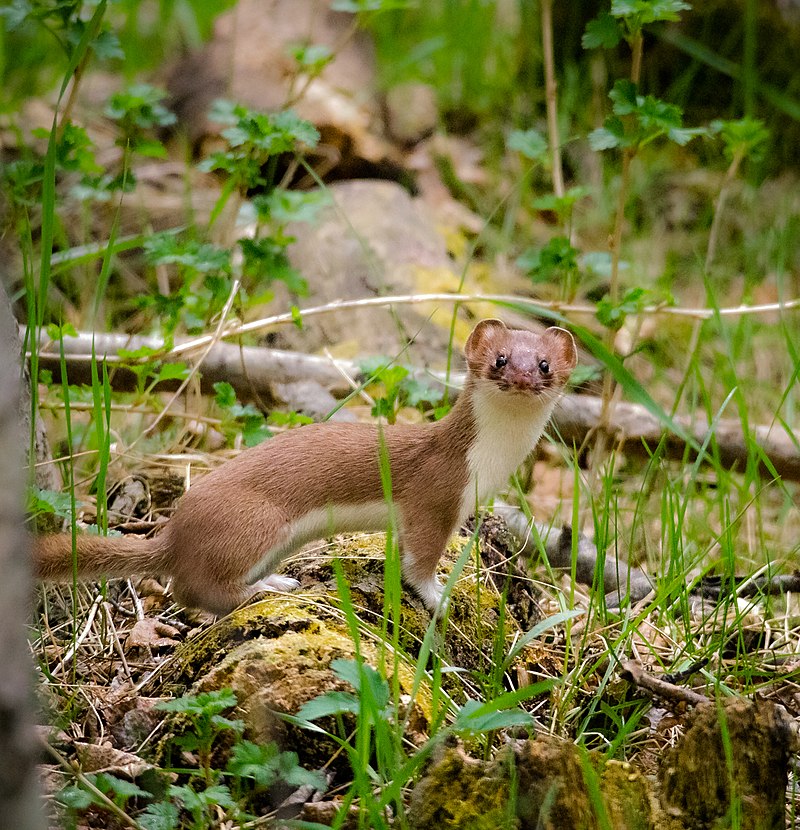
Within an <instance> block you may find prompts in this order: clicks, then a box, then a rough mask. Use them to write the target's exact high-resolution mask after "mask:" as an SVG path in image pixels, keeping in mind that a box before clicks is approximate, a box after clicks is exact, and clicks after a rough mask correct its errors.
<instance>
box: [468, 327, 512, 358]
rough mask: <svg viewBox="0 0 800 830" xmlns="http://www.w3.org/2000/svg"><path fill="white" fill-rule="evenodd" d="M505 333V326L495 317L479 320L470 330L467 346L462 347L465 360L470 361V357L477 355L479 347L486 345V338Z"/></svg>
mask: <svg viewBox="0 0 800 830" xmlns="http://www.w3.org/2000/svg"><path fill="white" fill-rule="evenodd" d="M504 331H507V329H506V324H505V323H504V322H503V321H502V320H498V319H497V318H496V317H490V318H489V319H488V320H481V321H480V323H478V325H477V326H475V328H474V329H473V330H472V333H471V334H470V336H469V337H468V338H467V345H466V346H464V354H465V355H466V357H467V360H468V361H470V360H471V359H472V357H473V356H474V355H475V354H477V353H478V351H479V350H480V349H481V347H482V346H483V345H484V344H485V343H486V340H487V338H489V337H491V336H492V335H493V334H499V333H500V332H504Z"/></svg>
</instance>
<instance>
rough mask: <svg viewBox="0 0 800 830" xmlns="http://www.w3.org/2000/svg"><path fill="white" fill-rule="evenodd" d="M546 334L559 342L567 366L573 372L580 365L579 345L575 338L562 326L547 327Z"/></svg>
mask: <svg viewBox="0 0 800 830" xmlns="http://www.w3.org/2000/svg"><path fill="white" fill-rule="evenodd" d="M544 334H545V336H549V337H550V338H552V339H553V340H555V341H556V342H557V343H558V344H559V347H560V348H561V350H562V357H563V359H564V363H565V364H566V368H567V369H569V371H570V372H571V371H572V370H573V369H574V368H575V367H576V366H577V365H578V347H577V346H576V345H575V338H574V337H573V336H572V334H571V333H570V332H568V331H567V330H566V329H562V328H561V326H550V328H548V329H545V331H544Z"/></svg>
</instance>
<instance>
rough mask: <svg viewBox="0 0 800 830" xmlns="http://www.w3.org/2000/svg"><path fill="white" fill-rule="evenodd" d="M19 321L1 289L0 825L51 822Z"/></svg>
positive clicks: (23, 827)
mask: <svg viewBox="0 0 800 830" xmlns="http://www.w3.org/2000/svg"><path fill="white" fill-rule="evenodd" d="M16 337H17V329H16V323H15V321H14V318H13V315H12V314H11V307H10V305H9V302H8V298H7V297H6V295H5V292H4V291H3V292H2V293H0V389H2V390H3V394H2V395H0V573H2V575H3V576H2V579H0V631H2V633H3V634H2V637H0V666H2V671H0V771H2V775H0V825H2V826H3V827H9V828H11V827H13V828H15V830H39V828H43V827H44V820H43V813H42V809H41V804H40V801H39V784H38V778H37V774H36V758H37V743H36V733H35V732H34V729H33V699H32V672H31V663H30V656H29V651H28V642H27V639H26V636H25V624H26V622H27V620H28V617H29V613H30V600H31V596H32V580H31V571H30V556H29V551H28V537H27V534H26V533H25V530H24V525H23V507H22V493H23V489H24V485H25V474H24V471H23V455H24V453H23V447H25V446H26V443H25V439H24V436H23V435H22V430H21V428H20V418H19V411H20V410H19V397H20V395H19V393H20V383H19V380H20V363H19V348H18V346H17V347H15V345H14V341H15V340H16Z"/></svg>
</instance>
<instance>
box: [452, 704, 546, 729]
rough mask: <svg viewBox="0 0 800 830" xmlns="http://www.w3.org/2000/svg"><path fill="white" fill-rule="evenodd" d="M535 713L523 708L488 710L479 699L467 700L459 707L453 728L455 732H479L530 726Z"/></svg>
mask: <svg viewBox="0 0 800 830" xmlns="http://www.w3.org/2000/svg"><path fill="white" fill-rule="evenodd" d="M533 722H534V718H533V715H531V714H529V713H528V712H523V711H522V709H501V710H498V711H486V704H485V703H481V702H480V701H478V700H467V702H466V703H465V704H464V705H463V706H462V707H461V709H459V711H458V714H457V715H456V718H455V721H453V726H452V729H453V731H454V732H470V733H473V734H478V733H482V732H488V731H490V730H492V729H508V728H510V727H512V726H529V725H530V724H532V723H533Z"/></svg>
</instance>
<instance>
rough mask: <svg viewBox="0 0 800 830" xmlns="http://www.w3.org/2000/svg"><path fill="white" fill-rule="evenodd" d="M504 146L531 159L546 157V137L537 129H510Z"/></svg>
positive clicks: (539, 159) (536, 159)
mask: <svg viewBox="0 0 800 830" xmlns="http://www.w3.org/2000/svg"><path fill="white" fill-rule="evenodd" d="M506 146H507V147H508V149H509V150H516V151H517V152H519V153H522V155H523V156H525V157H527V158H529V159H532V160H533V161H542V160H544V159H546V158H547V147H548V145H547V139H546V138H545V137H544V136H543V135H542V134H541V133H540V132H539V131H538V130H512V131H511V133H510V134H509V136H508V141H507V142H506Z"/></svg>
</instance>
